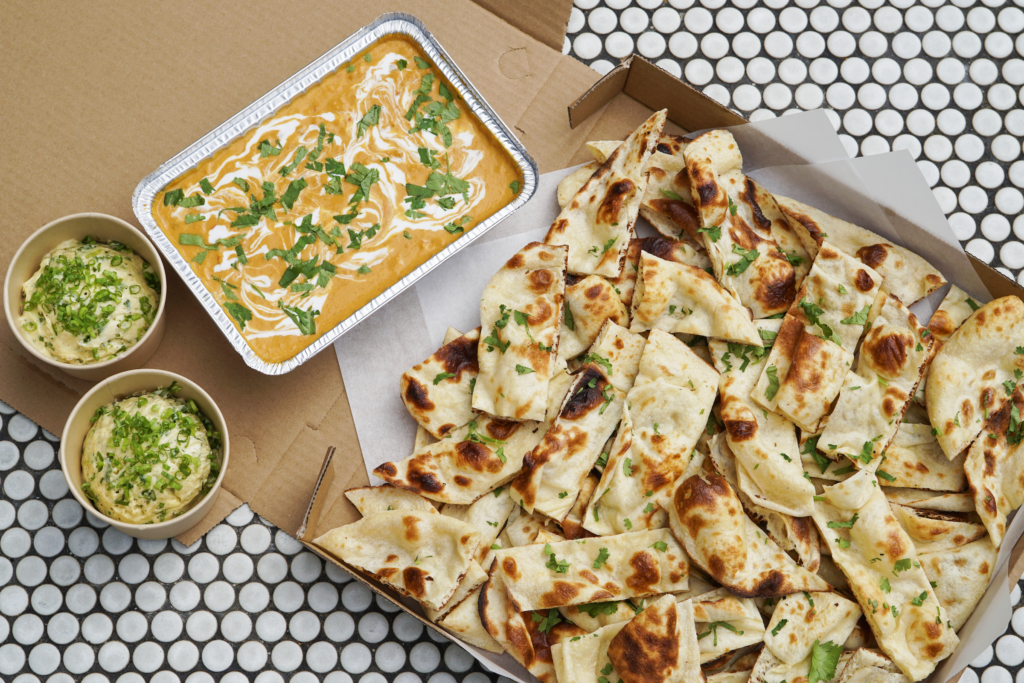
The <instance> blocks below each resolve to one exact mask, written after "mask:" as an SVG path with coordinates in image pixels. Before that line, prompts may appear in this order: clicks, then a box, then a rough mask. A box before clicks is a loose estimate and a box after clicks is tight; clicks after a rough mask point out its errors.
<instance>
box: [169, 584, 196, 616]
mask: <svg viewBox="0 0 1024 683" xmlns="http://www.w3.org/2000/svg"><path fill="white" fill-rule="evenodd" d="M200 595H201V593H200V591H199V586H197V585H195V584H194V583H192V582H191V581H182V582H181V583H176V584H174V586H173V587H172V588H171V606H172V607H173V608H174V609H176V610H178V611H179V612H189V611H191V610H193V609H195V606H196V605H198V604H199V598H200Z"/></svg>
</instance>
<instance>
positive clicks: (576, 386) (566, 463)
mask: <svg viewBox="0 0 1024 683" xmlns="http://www.w3.org/2000/svg"><path fill="white" fill-rule="evenodd" d="M624 398H625V394H624V393H623V392H621V391H619V390H618V389H616V388H615V386H614V385H612V384H611V382H609V381H608V377H607V375H606V374H605V372H604V369H603V368H602V367H601V366H599V365H596V364H591V363H588V364H586V365H584V366H583V369H582V370H580V372H579V373H578V374H577V375H576V377H575V379H574V381H573V383H572V385H570V387H569V391H568V393H567V394H566V397H565V400H564V401H563V402H562V407H561V409H560V410H559V413H558V417H557V418H555V420H554V422H552V423H551V427H550V428H548V431H547V433H545V434H544V438H543V439H541V442H540V443H539V444H538V445H537V447H536V448H534V449H533V450H532V451H530V452H529V453H528V454H527V455H526V457H525V458H524V459H523V471H522V472H521V473H520V474H519V476H518V477H516V478H515V480H513V482H512V497H513V500H516V501H518V502H519V504H520V505H522V506H523V507H524V508H525V509H526V510H527V511H528V512H533V511H534V510H536V511H538V512H542V513H544V514H545V515H547V516H548V517H551V518H552V519H555V520H558V521H561V520H563V519H565V516H566V515H567V514H568V513H569V510H570V509H571V508H572V506H573V503H574V502H575V501H576V496H577V495H578V494H579V491H580V485H581V482H582V481H583V479H584V477H586V476H587V473H588V472H590V470H591V469H593V468H594V463H596V462H597V458H598V457H599V456H600V455H601V447H602V446H604V444H605V442H606V441H607V440H608V437H610V436H611V435H612V432H614V431H615V427H616V425H618V424H619V419H620V418H621V416H622V402H623V399H624Z"/></svg>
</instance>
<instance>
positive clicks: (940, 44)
mask: <svg viewBox="0 0 1024 683" xmlns="http://www.w3.org/2000/svg"><path fill="white" fill-rule="evenodd" d="M952 46H953V41H952V40H950V38H949V36H947V35H946V34H945V33H943V32H942V31H929V32H928V33H926V34H924V37H923V38H922V39H921V47H922V48H924V52H925V54H926V55H928V56H929V57H935V58H939V57H945V56H946V55H948V54H949V51H950V49H951V48H952Z"/></svg>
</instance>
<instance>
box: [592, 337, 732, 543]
mask: <svg viewBox="0 0 1024 683" xmlns="http://www.w3.org/2000/svg"><path fill="white" fill-rule="evenodd" d="M717 386H718V373H717V372H715V370H714V369H713V368H711V367H710V366H709V365H708V364H707V363H705V362H704V361H702V360H701V359H700V358H698V357H697V356H696V355H695V354H694V353H693V351H692V350H690V348H689V347H688V346H686V344H684V343H683V342H681V341H679V340H678V339H676V338H675V337H673V336H672V335H670V334H668V333H666V332H662V331H661V330H653V331H652V332H651V334H650V337H649V338H648V341H647V346H646V347H644V355H643V357H642V358H641V360H640V374H639V375H637V378H636V382H635V383H634V385H633V388H632V389H630V390H629V394H627V396H626V403H627V404H628V405H627V407H624V408H623V410H622V424H621V425H620V426H619V432H618V435H617V436H616V438H615V442H614V444H613V445H612V450H611V452H610V453H609V455H608V461H607V463H608V464H607V466H606V467H605V469H604V472H603V473H602V475H601V482H600V484H598V487H597V488H598V491H600V494H599V495H597V496H595V497H594V498H593V499H592V500H591V503H590V506H589V508H588V509H587V513H586V514H585V515H584V517H583V527H584V528H585V529H587V530H588V531H591V532H593V533H595V534H597V535H598V536H608V535H611V534H617V533H623V532H625V531H629V530H631V529H637V530H639V529H648V528H652V520H653V518H654V516H655V513H656V511H657V510H658V509H659V505H660V504H661V503H662V502H663V501H664V502H666V503H667V501H668V499H669V497H670V496H671V491H672V486H673V484H674V483H675V482H676V480H677V479H678V478H679V477H680V475H682V474H683V472H684V471H685V470H686V467H687V465H688V464H689V462H690V454H691V453H692V452H693V449H694V446H696V444H697V439H698V438H699V437H700V435H701V433H702V432H703V431H704V425H703V424H702V423H701V422H700V420H699V419H694V416H700V415H710V414H711V407H712V405H713V404H714V402H715V393H716V389H717Z"/></svg>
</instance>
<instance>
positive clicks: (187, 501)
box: [82, 384, 220, 524]
mask: <svg viewBox="0 0 1024 683" xmlns="http://www.w3.org/2000/svg"><path fill="white" fill-rule="evenodd" d="M176 391H177V387H176V386H175V385H173V384H172V385H171V386H170V387H167V388H166V389H158V390H157V391H154V392H152V393H147V394H143V395H140V396H133V397H131V398H126V399H123V400H121V401H117V402H115V403H112V404H110V405H107V406H103V407H101V408H99V409H98V410H97V411H96V414H95V415H94V416H93V426H92V428H91V429H90V430H89V433H88V434H86V436H85V443H84V444H83V446H82V491H83V492H84V493H85V495H86V496H87V497H88V498H89V499H90V500H92V502H93V504H94V505H95V506H96V509H97V510H99V511H100V512H102V513H103V514H104V515H106V516H107V517H110V518H111V519H116V520H119V521H121V522H129V523H131V524H152V523H154V522H163V521H166V520H169V519H173V518H174V517H177V516H179V515H181V514H184V513H185V512H186V511H187V510H189V508H191V507H192V505H193V504H194V503H195V502H196V500H197V499H198V498H199V497H200V496H202V495H203V494H204V493H206V492H207V491H209V490H210V488H211V487H212V486H213V483H214V482H215V481H216V479H217V474H218V473H219V472H220V459H219V457H220V434H219V433H218V432H217V431H216V430H215V429H214V428H213V424H212V423H211V422H210V421H209V420H208V419H207V418H206V416H204V415H203V414H202V413H201V412H199V410H198V408H197V407H196V405H195V403H194V402H192V401H186V400H184V399H181V398H177V397H176V396H174V393H175V392H176Z"/></svg>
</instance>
